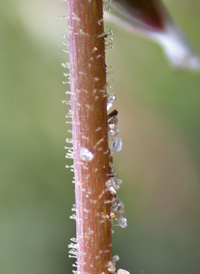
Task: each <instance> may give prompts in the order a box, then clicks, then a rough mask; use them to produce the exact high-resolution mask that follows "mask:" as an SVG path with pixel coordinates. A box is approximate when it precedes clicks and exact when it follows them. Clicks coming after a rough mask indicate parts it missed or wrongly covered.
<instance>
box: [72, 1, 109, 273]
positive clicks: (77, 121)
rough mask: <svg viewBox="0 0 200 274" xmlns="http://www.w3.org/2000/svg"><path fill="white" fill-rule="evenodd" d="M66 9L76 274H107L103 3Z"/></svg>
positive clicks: (79, 3)
mask: <svg viewBox="0 0 200 274" xmlns="http://www.w3.org/2000/svg"><path fill="white" fill-rule="evenodd" d="M67 9H68V30H69V61H70V84H71V107H72V129H73V148H74V176H75V203H76V237H77V244H78V247H77V265H78V269H77V273H79V274H86V273H87V274H89V273H91V274H100V273H105V274H107V273H110V272H109V271H108V267H107V264H108V261H110V260H111V258H112V257H111V256H112V254H111V249H112V243H111V221H110V203H108V201H109V200H110V199H111V197H110V194H109V192H108V191H107V190H106V186H105V182H106V181H107V180H108V178H109V148H108V136H107V132H108V129H107V111H106V102H107V94H106V66H105V46H104V37H105V35H103V33H104V27H103V20H102V17H103V4H102V0H67ZM87 151H88V153H87ZM83 154H84V155H83ZM89 156H92V157H89Z"/></svg>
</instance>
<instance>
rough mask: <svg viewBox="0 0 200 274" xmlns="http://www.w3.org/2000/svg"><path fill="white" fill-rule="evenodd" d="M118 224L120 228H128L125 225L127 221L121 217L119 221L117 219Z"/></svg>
mask: <svg viewBox="0 0 200 274" xmlns="http://www.w3.org/2000/svg"><path fill="white" fill-rule="evenodd" d="M118 224H119V226H121V227H122V228H125V227H127V226H128V224H127V219H126V218H125V217H123V216H120V217H119V219H118Z"/></svg>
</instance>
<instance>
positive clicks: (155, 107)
mask: <svg viewBox="0 0 200 274" xmlns="http://www.w3.org/2000/svg"><path fill="white" fill-rule="evenodd" d="M165 3H166V5H167V7H168V9H169V10H170V12H171V14H172V16H173V17H174V18H176V21H177V22H178V23H179V25H180V26H181V27H182V28H183V29H184V30H185V32H186V33H187V35H188V36H189V37H190V39H191V40H192V41H193V43H194V44H195V46H196V48H198V49H199V50H200V28H199V10H200V1H199V0H191V1H187V0H177V1H172V0H166V1H165ZM65 13H66V8H65V3H64V4H63V3H62V4H61V3H58V2H57V1H55V0H43V1H41V0H35V1H25V0H16V1H14V0H8V1H1V2H0V85H1V92H0V114H1V119H0V128H1V133H0V141H1V146H0V151H1V153H0V170H1V172H0V182H1V192H0V193H1V194H0V195H1V196H0V201H1V205H0V214H1V222H0V273H1V274H22V273H23V274H27V273H29V274H36V273H37V274H40V273H41V274H47V273H48V274H51V273H52V274H55V273H57V274H64V273H71V271H72V267H71V264H72V260H70V259H68V248H67V245H68V243H69V241H70V240H69V239H70V237H73V236H74V235H75V231H74V223H73V221H71V220H69V217H68V216H69V215H70V210H71V207H72V203H73V201H74V198H73V195H74V188H73V185H72V183H71V177H72V175H71V173H70V172H69V171H68V170H66V169H65V168H64V166H65V164H67V160H66V159H65V158H64V156H65V151H64V148H63V147H64V145H65V138H66V137H68V133H67V129H68V127H67V126H66V125H65V117H64V115H65V114H66V112H67V107H66V106H64V105H62V104H61V100H62V99H66V97H65V95H64V91H65V90H66V89H68V87H67V88H66V87H64V86H63V85H62V84H61V82H62V81H63V80H64V79H63V76H62V73H63V72H64V69H63V68H62V67H61V66H60V64H61V63H62V62H63V61H66V59H67V58H68V57H67V55H65V54H63V53H62V49H63V46H62V42H63V39H62V35H63V34H64V30H65V29H66V22H65V20H64V19H63V20H59V15H64V14H65ZM110 28H112V29H113V31H114V49H113V50H108V51H107V65H112V67H113V70H114V71H115V74H114V75H111V76H110V77H109V79H110V80H111V81H112V79H114V81H113V82H112V86H113V88H112V90H111V91H112V92H115V94H116V96H117V98H118V101H117V102H116V103H115V105H114V107H115V108H117V109H118V111H119V120H120V121H119V123H120V137H122V138H123V150H122V151H121V152H120V153H118V154H116V156H115V158H114V160H115V168H116V172H117V174H118V175H119V177H120V178H121V179H123V182H124V183H123V185H122V188H121V190H120V192H119V196H120V198H121V199H122V200H123V202H124V204H125V207H126V216H127V218H128V223H129V226H128V228H126V229H125V230H122V229H120V228H115V233H114V235H113V241H114V242H113V245H114V247H113V254H118V255H119V256H120V262H119V263H118V265H117V266H118V268H124V269H127V270H129V271H130V273H131V274H133V273H134V274H139V273H146V274H198V273H200V258H199V257H200V237H199V231H200V214H199V212H200V202H199V194H200V169H199V165H200V145H199V136H200V120H199V115H200V107H199V104H200V90H199V87H200V73H192V72H188V71H181V72H177V71H173V70H172V69H170V67H169V65H168V63H167V61H166V59H165V58H164V56H163V53H162V51H161V50H160V48H159V47H158V46H157V45H156V44H154V43H152V42H150V41H148V40H145V39H143V38H141V37H137V36H132V35H129V34H128V33H126V32H124V31H123V30H120V29H118V28H117V27H114V26H111V25H108V24H106V29H107V30H108V29H110Z"/></svg>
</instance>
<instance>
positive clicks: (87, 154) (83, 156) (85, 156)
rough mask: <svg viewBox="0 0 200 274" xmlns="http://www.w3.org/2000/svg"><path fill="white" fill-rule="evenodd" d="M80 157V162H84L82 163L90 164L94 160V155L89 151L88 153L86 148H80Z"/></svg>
mask: <svg viewBox="0 0 200 274" xmlns="http://www.w3.org/2000/svg"><path fill="white" fill-rule="evenodd" d="M80 157H81V160H82V161H84V162H90V161H92V159H93V158H94V154H93V153H92V152H91V151H89V149H88V148H86V147H81V149H80Z"/></svg>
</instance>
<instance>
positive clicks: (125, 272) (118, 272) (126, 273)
mask: <svg viewBox="0 0 200 274" xmlns="http://www.w3.org/2000/svg"><path fill="white" fill-rule="evenodd" d="M117 274H130V272H128V271H127V270H124V269H119V270H118V271H117Z"/></svg>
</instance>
